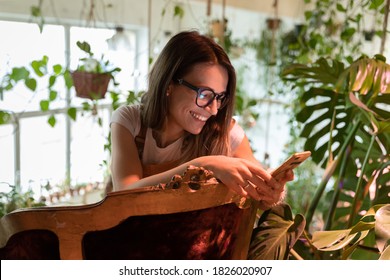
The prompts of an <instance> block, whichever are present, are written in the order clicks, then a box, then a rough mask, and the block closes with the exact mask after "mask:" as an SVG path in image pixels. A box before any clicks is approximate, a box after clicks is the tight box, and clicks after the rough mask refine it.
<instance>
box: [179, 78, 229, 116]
mask: <svg viewBox="0 0 390 280" xmlns="http://www.w3.org/2000/svg"><path fill="white" fill-rule="evenodd" d="M177 81H178V82H179V84H180V85H183V86H186V87H188V88H190V89H192V90H194V91H196V93H197V95H196V105H198V106H199V107H201V108H206V107H207V106H209V105H210V104H211V103H212V102H213V101H214V99H215V100H217V108H218V109H221V108H223V107H224V106H225V105H226V104H227V100H228V99H227V96H226V93H220V94H217V93H215V92H214V91H213V90H212V89H211V88H199V87H196V86H194V85H191V84H190V83H188V82H186V81H184V80H183V79H178V80H177Z"/></svg>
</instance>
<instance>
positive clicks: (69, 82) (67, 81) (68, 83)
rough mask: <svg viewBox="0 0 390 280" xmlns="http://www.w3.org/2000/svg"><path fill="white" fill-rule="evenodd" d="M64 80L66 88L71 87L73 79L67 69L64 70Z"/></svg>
mask: <svg viewBox="0 0 390 280" xmlns="http://www.w3.org/2000/svg"><path fill="white" fill-rule="evenodd" d="M64 81H65V86H66V88H67V89H71V88H72V86H73V79H72V75H71V74H70V72H69V70H66V71H65V72H64Z"/></svg>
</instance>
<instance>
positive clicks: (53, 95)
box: [49, 90, 58, 101]
mask: <svg viewBox="0 0 390 280" xmlns="http://www.w3.org/2000/svg"><path fill="white" fill-rule="evenodd" d="M57 95H58V93H57V91H55V90H51V91H50V92H49V100H50V101H53V100H55V99H56V98H57Z"/></svg>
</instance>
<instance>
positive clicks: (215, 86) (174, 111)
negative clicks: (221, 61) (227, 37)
mask: <svg viewBox="0 0 390 280" xmlns="http://www.w3.org/2000/svg"><path fill="white" fill-rule="evenodd" d="M179 78H181V79H183V80H184V81H185V82H187V83H189V84H191V85H193V86H195V87H198V88H210V89H212V90H213V91H214V92H215V93H216V94H221V93H224V92H226V87H227V84H228V73H227V71H226V69H225V68H224V67H222V66H221V65H218V64H210V63H199V64H196V65H195V66H194V67H193V69H192V71H191V72H189V73H188V74H187V75H185V76H184V77H179ZM168 94H169V96H168V100H169V101H168V102H169V103H168V104H169V115H168V123H167V124H168V126H169V127H168V129H169V130H171V131H172V130H175V131H176V133H180V130H181V131H182V132H184V131H187V132H189V133H191V134H199V133H200V132H201V131H202V128H203V126H204V125H205V123H206V121H207V120H208V119H209V118H210V117H211V116H213V115H216V114H217V113H218V105H217V100H215V99H214V100H213V102H211V104H210V105H208V106H206V107H204V108H201V107H199V106H198V105H196V97H197V92H196V91H195V90H193V89H191V88H189V87H187V86H185V85H183V84H179V83H177V81H175V83H172V84H171V85H170V87H169V90H168Z"/></svg>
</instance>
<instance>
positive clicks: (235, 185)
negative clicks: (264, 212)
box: [198, 156, 294, 208]
mask: <svg viewBox="0 0 390 280" xmlns="http://www.w3.org/2000/svg"><path fill="white" fill-rule="evenodd" d="M199 160H200V162H199V163H198V164H199V166H204V167H205V168H207V169H209V170H210V171H212V172H213V173H214V176H215V177H216V178H218V179H219V180H220V181H221V182H222V183H223V184H225V185H226V186H227V187H229V188H230V189H232V190H233V191H235V192H236V193H238V194H240V195H242V196H245V197H252V198H253V199H255V200H259V201H262V205H263V206H262V208H269V207H271V206H272V205H274V204H275V203H277V202H279V201H281V200H282V199H283V194H284V185H285V184H286V182H288V181H291V180H293V179H294V173H293V172H292V170H288V171H286V172H285V173H282V174H280V176H278V177H277V179H276V178H274V177H272V176H271V174H270V173H269V172H268V171H266V170H265V169H264V168H262V167H261V165H260V164H259V163H256V162H253V161H250V160H247V159H243V158H235V157H227V156H208V157H202V158H199ZM268 206H269V207H268Z"/></svg>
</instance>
